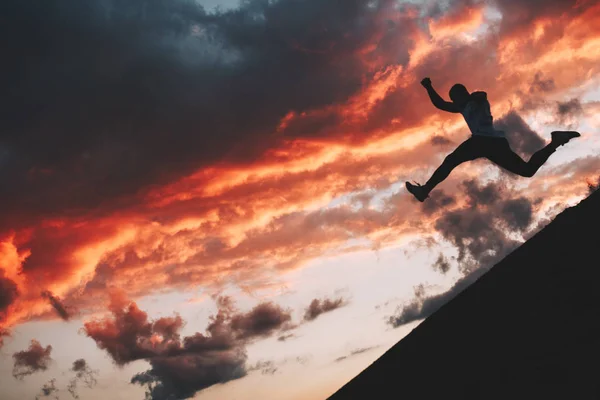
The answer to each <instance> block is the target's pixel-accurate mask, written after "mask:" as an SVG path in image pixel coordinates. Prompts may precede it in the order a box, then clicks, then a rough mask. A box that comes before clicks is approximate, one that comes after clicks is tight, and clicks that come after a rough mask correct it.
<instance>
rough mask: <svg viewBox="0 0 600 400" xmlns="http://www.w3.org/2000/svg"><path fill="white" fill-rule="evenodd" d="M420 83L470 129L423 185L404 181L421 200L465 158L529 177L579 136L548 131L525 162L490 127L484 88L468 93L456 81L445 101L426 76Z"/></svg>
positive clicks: (490, 119)
mask: <svg viewBox="0 0 600 400" xmlns="http://www.w3.org/2000/svg"><path fill="white" fill-rule="evenodd" d="M421 85H423V86H424V87H425V89H427V93H429V97H430V98H431V102H432V103H433V105H434V106H436V107H437V108H439V109H440V110H443V111H448V112H451V113H461V114H462V115H463V117H464V118H465V121H466V122H467V125H468V126H469V129H470V130H471V133H472V135H471V137H470V138H469V139H467V140H466V141H465V142H463V143H462V144H461V145H460V146H458V147H457V148H456V150H454V151H453V152H452V153H451V154H449V155H448V156H447V157H446V158H445V159H444V162H443V163H442V165H440V167H439V168H438V169H437V170H436V171H435V172H434V173H433V175H432V176H431V178H430V179H429V180H428V181H427V183H425V185H419V184H415V185H413V184H412V183H410V182H406V189H408V191H409V192H410V193H412V194H413V195H414V196H415V197H416V198H417V199H418V200H419V201H421V202H422V201H425V199H426V198H427V197H429V192H431V190H432V189H433V188H434V187H436V186H437V185H438V184H439V183H440V182H442V181H443V180H444V179H446V178H447V177H448V175H450V172H452V170H453V169H454V168H456V167H457V166H458V165H460V164H462V163H464V162H465V161H470V160H475V159H476V158H481V157H485V158H487V159H488V160H490V161H491V162H493V163H494V164H496V165H498V166H500V167H502V168H504V169H506V170H508V171H510V172H512V173H514V174H517V175H520V176H525V177H528V178H529V177H532V176H533V175H534V174H535V173H536V172H537V170H538V169H539V168H540V167H541V166H542V165H543V164H544V163H545V162H546V160H548V157H550V155H551V154H552V153H554V152H555V151H556V149H557V148H558V147H559V146H562V145H564V144H565V143H567V142H568V141H569V140H571V139H572V138H574V137H578V136H581V135H580V134H579V133H578V132H573V131H554V132H552V133H551V135H552V141H551V142H550V143H549V144H548V145H547V146H546V147H544V148H543V149H541V150H539V151H538V152H536V153H535V154H534V155H533V156H531V159H530V160H529V161H527V162H526V161H524V160H523V159H522V158H521V157H519V155H518V154H516V153H514V152H513V151H512V149H511V148H510V145H509V143H508V140H506V137H505V136H504V132H503V131H498V130H496V129H494V125H493V117H492V113H491V111H490V103H489V102H488V100H487V94H486V92H473V93H469V91H468V90H467V89H466V88H465V87H464V86H463V85H461V84H460V83H457V84H456V85H454V86H452V88H451V89H450V99H451V100H452V102H448V101H445V100H444V99H442V98H441V97H440V95H438V94H437V92H436V91H435V89H434V88H433V86H432V85H431V80H430V79H429V78H425V79H423V80H422V81H421Z"/></svg>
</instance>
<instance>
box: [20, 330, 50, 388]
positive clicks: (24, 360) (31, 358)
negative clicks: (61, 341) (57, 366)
mask: <svg viewBox="0 0 600 400" xmlns="http://www.w3.org/2000/svg"><path fill="white" fill-rule="evenodd" d="M51 352H52V346H50V345H48V346H46V348H44V347H42V345H41V344H40V342H38V341H37V340H35V339H34V340H32V341H31V345H30V346H29V349H27V350H22V351H18V352H16V353H14V354H13V359H14V365H13V372H12V374H13V376H14V377H15V378H16V379H23V378H24V377H25V376H27V375H31V374H34V373H35V372H38V371H45V370H47V369H48V365H49V364H50V362H51V361H52V358H51V357H50V353H51Z"/></svg>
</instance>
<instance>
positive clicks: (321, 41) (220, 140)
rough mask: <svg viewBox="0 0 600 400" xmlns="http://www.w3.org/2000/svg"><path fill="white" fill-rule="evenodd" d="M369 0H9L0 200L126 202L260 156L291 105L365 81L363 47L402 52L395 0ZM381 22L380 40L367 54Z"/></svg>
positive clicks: (323, 99)
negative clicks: (237, 0) (220, 8)
mask: <svg viewBox="0 0 600 400" xmlns="http://www.w3.org/2000/svg"><path fill="white" fill-rule="evenodd" d="M370 4H373V3H372V2H371V1H367V0H351V1H340V0H318V1H317V0H310V1H299V0H286V1H278V2H268V1H262V0H251V1H245V2H243V3H241V6H240V8H239V9H235V10H230V11H226V12H223V13H218V14H206V13H205V11H204V10H203V9H202V7H201V6H199V5H197V4H196V3H195V2H193V1H188V0H171V1H167V0H152V1H151V0H131V1H127V2H121V1H116V0H106V1H99V0H92V1H86V2H80V1H75V0H63V1H59V0H48V1H43V2H40V1H38V0H7V1H4V2H2V5H0V11H1V12H0V14H1V15H2V16H3V17H2V24H0V46H1V47H2V49H3V58H4V59H5V60H11V62H5V63H2V64H1V65H0V81H1V84H2V87H3V88H4V91H3V96H2V98H1V99H0V113H1V118H0V121H2V122H1V123H0V151H1V154H3V156H2V158H1V162H2V165H1V167H2V168H0V199H1V200H0V207H2V209H3V210H4V211H5V212H6V213H7V215H9V213H11V212H12V215H14V220H13V219H11V220H10V221H9V222H10V223H12V224H17V221H20V223H26V222H25V221H24V220H23V218H25V217H26V216H27V217H28V218H31V219H32V220H33V218H35V215H36V213H47V212H54V211H56V212H58V211H65V210H70V211H71V212H77V211H78V210H82V209H85V208H89V207H94V206H98V205H100V204H103V207H109V206H110V204H112V205H113V206H115V207H116V206H117V205H116V203H111V202H110V200H115V199H116V198H117V197H119V198H121V197H120V196H122V195H127V194H134V193H137V192H138V190H139V189H140V188H142V187H145V186H147V185H148V184H150V183H152V184H158V183H161V182H164V181H166V180H169V179H173V178H174V177H178V176H180V175H181V174H185V173H187V172H190V171H191V170H192V169H194V168H197V167H200V166H202V165H207V164H209V163H211V162H214V161H216V160H221V159H224V158H227V159H229V160H232V161H240V162H245V161H250V160H253V159H254V158H255V157H256V156H257V155H258V154H260V153H261V152H262V151H263V150H264V149H265V148H267V147H268V146H271V145H272V144H273V140H275V139H273V135H272V134H273V133H274V132H275V130H276V127H277V126H278V124H279V121H280V119H281V118H282V117H284V116H285V115H286V114H287V113H288V112H289V111H291V110H293V111H295V112H297V113H302V112H303V111H306V110H313V109H320V108H322V107H324V106H327V105H331V104H335V103H336V102H340V101H343V100H345V99H347V98H348V97H349V96H351V95H353V94H355V93H357V91H359V90H360V89H361V87H362V84H363V80H364V72H365V64H364V63H365V62H376V63H377V64H378V66H385V65H390V64H397V63H402V62H406V61H408V52H407V50H408V48H409V46H410V45H411V43H410V41H409V40H408V38H407V35H404V34H403V32H404V31H403V30H404V29H409V28H406V26H408V24H401V23H397V22H394V21H392V20H389V21H387V22H386V21H385V19H384V18H383V17H382V16H383V15H386V14H385V11H382V10H384V9H385V8H386V7H387V8H389V7H390V4H391V2H390V1H381V2H378V3H377V4H378V5H377V6H376V7H374V8H373V7H370ZM373 35H377V38H378V39H377V40H378V42H377V43H378V47H377V48H376V49H374V50H372V51H371V52H370V53H369V52H364V51H362V52H361V53H360V55H357V54H358V53H359V50H362V49H363V48H364V47H365V46H366V44H368V43H371V42H372V41H373ZM399 41H400V42H399ZM327 118H329V117H327ZM314 123H316V124H317V125H319V126H320V125H323V124H325V125H326V124H328V123H335V121H334V120H331V121H329V120H327V119H326V120H323V121H322V122H318V121H315V122H314ZM314 123H313V124H314ZM318 130H319V129H317V131H318ZM290 134H292V133H290ZM294 134H297V135H315V134H318V132H315V128H314V126H313V127H311V128H310V129H308V128H305V129H302V130H300V131H298V132H296V133H294ZM124 204H125V203H122V202H121V203H120V206H123V205H124ZM25 211H27V212H26V214H27V215H23V214H25Z"/></svg>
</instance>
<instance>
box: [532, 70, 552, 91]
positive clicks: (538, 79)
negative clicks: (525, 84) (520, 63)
mask: <svg viewBox="0 0 600 400" xmlns="http://www.w3.org/2000/svg"><path fill="white" fill-rule="evenodd" d="M555 87H556V85H555V84H554V79H552V78H547V79H544V76H543V73H542V71H538V72H536V74H535V76H534V77H533V82H532V83H531V86H530V87H529V94H534V93H538V92H550V91H552V90H554V88H555Z"/></svg>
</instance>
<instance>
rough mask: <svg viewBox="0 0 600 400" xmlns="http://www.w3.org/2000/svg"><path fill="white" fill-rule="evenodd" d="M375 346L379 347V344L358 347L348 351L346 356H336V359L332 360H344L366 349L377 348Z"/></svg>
mask: <svg viewBox="0 0 600 400" xmlns="http://www.w3.org/2000/svg"><path fill="white" fill-rule="evenodd" d="M377 347H379V346H372V347H361V348H358V349H355V350H352V351H351V352H350V354H348V355H347V356H341V357H338V358H336V359H335V360H334V362H340V361H343V360H346V359H348V358H349V357H352V356H356V355H358V354H362V353H366V352H367V351H370V350H373V349H375V348H377Z"/></svg>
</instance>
